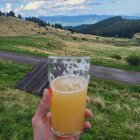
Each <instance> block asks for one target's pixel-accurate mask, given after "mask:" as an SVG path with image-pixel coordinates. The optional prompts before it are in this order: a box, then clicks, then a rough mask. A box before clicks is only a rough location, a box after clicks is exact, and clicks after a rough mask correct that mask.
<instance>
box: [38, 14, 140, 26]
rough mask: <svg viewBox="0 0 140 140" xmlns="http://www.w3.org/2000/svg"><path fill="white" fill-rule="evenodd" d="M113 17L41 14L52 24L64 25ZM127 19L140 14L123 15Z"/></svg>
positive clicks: (88, 22)
mask: <svg viewBox="0 0 140 140" xmlns="http://www.w3.org/2000/svg"><path fill="white" fill-rule="evenodd" d="M110 17H113V15H95V14H93V15H77V16H65V15H60V16H39V18H40V19H42V20H44V21H47V22H49V23H51V24H55V23H58V24H62V26H78V25H82V24H94V23H97V22H99V21H101V20H104V19H107V18H110ZM122 17H123V18H125V19H140V16H125V15H124V16H123V15H122Z"/></svg>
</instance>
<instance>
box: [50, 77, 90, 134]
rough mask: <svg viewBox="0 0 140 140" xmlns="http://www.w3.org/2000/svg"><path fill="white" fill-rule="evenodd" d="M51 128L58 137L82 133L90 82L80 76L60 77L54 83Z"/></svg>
mask: <svg viewBox="0 0 140 140" xmlns="http://www.w3.org/2000/svg"><path fill="white" fill-rule="evenodd" d="M51 88H52V94H53V95H52V98H51V112H52V119H51V126H52V131H53V132H54V133H55V134H56V135H58V136H64V137H65V136H73V135H76V134H79V133H81V132H82V130H83V127H84V119H85V106H86V96H87V88H88V82H87V80H86V79H84V77H80V76H60V77H58V78H56V79H54V80H53V81H52V84H51Z"/></svg>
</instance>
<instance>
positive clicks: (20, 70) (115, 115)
mask: <svg viewBox="0 0 140 140" xmlns="http://www.w3.org/2000/svg"><path fill="white" fill-rule="evenodd" d="M30 70H31V67H29V66H27V65H19V64H15V63H11V62H7V61H2V60H1V61H0V126H1V129H0V139H1V140H25V139H26V140H31V139H33V134H32V127H31V118H32V116H33V114H34V112H35V110H36V108H37V105H38V103H39V101H40V97H36V96H34V95H32V94H28V93H26V92H23V91H19V90H17V89H14V85H15V84H16V83H17V82H18V81H19V80H20V79H21V78H22V77H23V76H24V75H25V74H26V73H27V72H29V71H30ZM89 96H90V98H91V103H90V105H89V106H88V107H89V108H91V110H92V111H93V113H94V116H93V118H92V119H90V121H91V123H92V128H91V129H90V130H88V131H86V132H85V133H84V134H82V137H81V140H93V139H94V140H138V139H139V138H140V133H139V132H140V122H139V120H140V102H139V101H140V86H130V85H123V84H118V83H113V82H109V81H105V80H99V79H93V78H92V79H91V82H90V85H89Z"/></svg>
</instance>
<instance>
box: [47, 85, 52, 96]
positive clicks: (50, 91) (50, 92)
mask: <svg viewBox="0 0 140 140" xmlns="http://www.w3.org/2000/svg"><path fill="white" fill-rule="evenodd" d="M48 90H49V94H50V95H51V96H53V94H52V88H51V87H50V88H48Z"/></svg>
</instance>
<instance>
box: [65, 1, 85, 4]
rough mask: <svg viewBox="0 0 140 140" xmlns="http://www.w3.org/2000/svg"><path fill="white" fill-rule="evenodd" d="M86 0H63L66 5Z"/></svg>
mask: <svg viewBox="0 0 140 140" xmlns="http://www.w3.org/2000/svg"><path fill="white" fill-rule="evenodd" d="M86 1H87V0H64V3H65V4H68V5H77V4H81V3H84V2H86Z"/></svg>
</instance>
